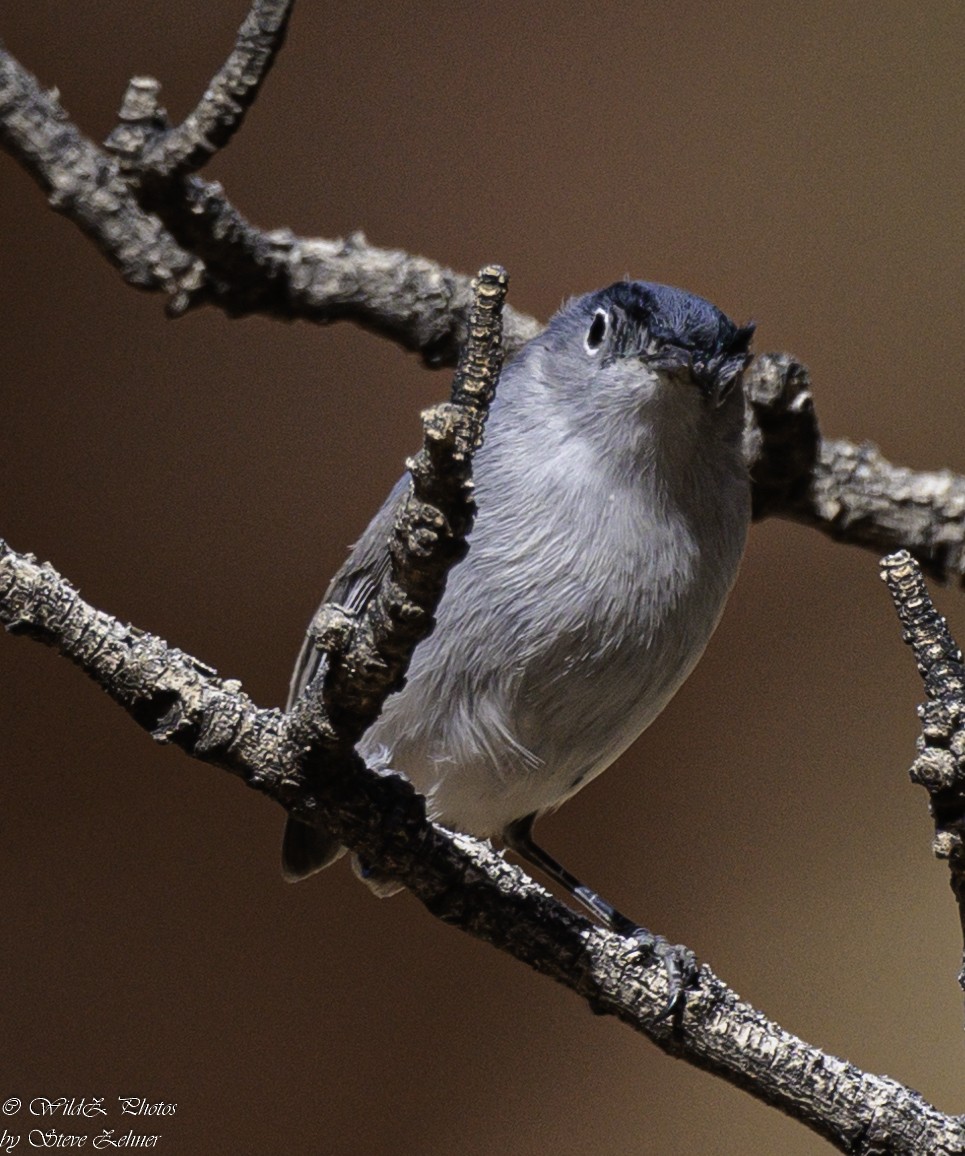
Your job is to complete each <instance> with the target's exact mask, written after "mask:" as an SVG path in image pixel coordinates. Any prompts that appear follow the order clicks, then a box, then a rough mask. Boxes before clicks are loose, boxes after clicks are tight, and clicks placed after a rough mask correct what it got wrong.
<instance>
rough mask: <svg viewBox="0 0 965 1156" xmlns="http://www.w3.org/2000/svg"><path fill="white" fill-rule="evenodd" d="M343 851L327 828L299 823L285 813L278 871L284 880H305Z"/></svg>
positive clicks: (339, 855)
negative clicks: (279, 870) (279, 869)
mask: <svg viewBox="0 0 965 1156" xmlns="http://www.w3.org/2000/svg"><path fill="white" fill-rule="evenodd" d="M344 854H345V848H344V847H342V846H341V845H340V844H339V842H338V841H337V840H336V839H333V838H332V836H331V835H329V834H328V832H327V831H324V830H322V828H320V827H310V826H309V825H308V824H307V823H300V822H299V821H298V820H297V819H294V818H292V817H291V816H290V815H289V817H288V821H287V822H286V823H285V838H284V840H283V842H282V845H281V873H282V875H283V876H284V877H285V879H286V880H287V882H289V883H297V882H298V881H299V879H307V878H308V876H309V875H314V874H315V872H316V871H321V870H322V868H323V867H328V866H329V864H331V863H334V862H335V860H336V859H339V858H340V857H341V856H342V855H344Z"/></svg>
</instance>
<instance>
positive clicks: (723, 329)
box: [584, 281, 754, 362]
mask: <svg viewBox="0 0 965 1156" xmlns="http://www.w3.org/2000/svg"><path fill="white" fill-rule="evenodd" d="M584 300H585V302H586V305H587V307H588V309H589V311H593V310H595V309H598V308H607V307H608V306H609V307H612V308H613V309H615V310H617V311H618V312H619V313H620V314H622V315H623V317H624V318H625V322H626V324H625V325H624V326H621V327H620V328H622V329H623V331H624V338H623V339H624V341H625V342H626V343H627V344H633V342H634V333H633V331H634V330H638V331H641V332H643V333H646V334H647V335H648V336H649V337H650V338H651V339H652V340H654V341H656V342H658V343H660V344H668V345H675V346H677V347H678V348H681V349H686V350H687V351H688V352H690V353H691V354H692V355H693V357H694V359H695V360H699V361H701V362H709V361H717V360H724V359H729V358H731V357H736V356H739V355H742V354H746V353H747V352H748V350H749V348H750V340H751V337H752V336H753V334H754V326H753V325H752V324H751V325H743V326H739V325H735V324H734V322H733V321H731V319H730V318H729V317H728V316H727V315H726V314H724V313H722V312H721V311H720V310H719V309H718V308H717V306H716V305H712V304H711V303H710V302H709V301H705V300H704V299H703V297H696V296H695V295H694V294H693V293H685V292H684V290H683V289H674V288H673V287H672V286H671V285H657V284H654V283H652V282H649V281H617V282H616V284H614V285H610V286H608V287H607V288H606V289H600V290H598V291H597V292H596V293H591V294H589V295H588V296H587V297H586V298H585V299H584ZM626 352H630V350H629V349H627V350H626Z"/></svg>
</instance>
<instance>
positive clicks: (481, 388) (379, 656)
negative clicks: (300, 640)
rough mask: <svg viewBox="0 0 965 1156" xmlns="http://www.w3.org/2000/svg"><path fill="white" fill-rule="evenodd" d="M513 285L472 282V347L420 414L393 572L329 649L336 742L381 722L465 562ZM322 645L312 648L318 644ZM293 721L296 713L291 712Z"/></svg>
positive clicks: (487, 277)
mask: <svg viewBox="0 0 965 1156" xmlns="http://www.w3.org/2000/svg"><path fill="white" fill-rule="evenodd" d="M508 285H509V278H508V277H507V275H506V272H505V270H504V269H501V268H500V267H499V266H489V267H488V268H486V269H483V270H482V271H481V272H480V274H479V277H478V278H477V280H476V281H474V282H473V287H474V290H475V305H474V307H473V311H472V313H471V315H470V319H469V340H468V342H467V344H466V351H465V355H464V356H463V358H462V360H461V361H460V364H459V367H458V369H457V370H456V374H455V379H454V381H453V385H452V400H451V401H450V402H449V403H447V404H443V405H437V406H433V407H432V408H431V409H429V410H426V412H425V413H424V414H423V424H424V429H425V436H424V441H423V445H422V449H421V451H420V452H419V454H418V455H417V456H416V457H415V458H411V459H410V460H409V461H408V463H407V465H408V468H409V474H410V477H411V481H410V485H409V492H408V495H407V497H406V499H405V501H404V502H403V503H402V505H401V507H400V510H399V514H398V516H397V518H396V521H395V526H394V527H393V529H392V533H391V538H390V543H389V545H390V554H391V558H392V566H391V570H390V572H389V573H388V574H386V575H385V576H384V578H383V579H382V581H381V583H380V586H379V589H378V590H377V591H376V592H375V594H374V596H373V597H372V599H371V601H370V602H369V603H368V605H367V607H366V609H365V611H364V613H363V614H362V615H361V616H360V617H359V618H358V619H357V620H351V619H345V618H344V611H342V610H341V608H339V607H331V608H329V610H330V614H329V615H328V616H327V617H326V616H325V615H324V613H323V618H325V620H326V623H327V627H328V629H329V630H330V629H331V618H332V615H341V616H342V617H343V620H344V629H340V630H339V631H338V632H337V633H338V635H339V637H338V638H337V639H336V640H334V645H331V644H330V645H329V646H327V647H326V649H327V650H328V674H327V677H326V679H325V687H324V696H323V697H324V701H325V707H326V710H327V712H328V716H329V718H330V719H331V721H332V722H333V724H335V725H336V729H337V731H338V734H339V736H340V738H341V740H342V741H344V742H348V743H349V744H350V745H354V744H355V743H356V742H357V741H358V740H359V738H361V736H362V734H363V733H364V732H365V731H366V730H367V729H368V728H369V727H370V726H371V725H372V723H373V722H374V721H375V719H376V718H377V717H378V714H379V711H380V710H381V708H382V703H383V702H384V701H385V698H386V695H387V694H389V693H390V692H391V691H394V690H399V689H400V688H401V687H402V685H403V683H404V675H405V671H406V670H407V668H408V665H409V660H410V659H411V657H412V652H413V650H414V649H415V647H416V645H417V644H418V643H419V642H421V641H422V639H423V638H425V637H426V636H427V635H428V634H429V632H430V631H431V629H432V627H433V625H434V622H435V619H434V614H435V611H436V608H437V607H438V605H439V600H440V599H441V598H442V594H443V592H444V590H445V585H446V577H447V575H448V573H449V570H450V569H451V568H452V566H453V565H454V564H455V563H456V562H458V561H459V560H460V559H462V558H463V557H465V553H466V548H467V547H466V538H467V536H468V534H469V531H470V529H471V528H472V522H473V517H474V515H475V503H474V501H473V497H472V472H471V465H472V456H473V454H474V453H475V451H476V450H477V449H478V448H479V446H480V444H481V443H482V438H483V429H484V427H485V422H486V417H487V414H488V411H489V403H490V402H491V400H492V398H493V395H494V393H495V390H496V383H497V382H498V380H499V371H500V368H501V367H502V361H503V351H502V345H501V329H500V318H501V314H502V308H503V301H504V299H505V296H506V291H507V288H508ZM322 641H323V640H322V639H319V640H318V644H319V645H321V644H322ZM294 713H295V714H296V715H297V714H298V708H296V711H295V712H294Z"/></svg>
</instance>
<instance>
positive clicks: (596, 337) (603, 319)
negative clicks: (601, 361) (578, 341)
mask: <svg viewBox="0 0 965 1156" xmlns="http://www.w3.org/2000/svg"><path fill="white" fill-rule="evenodd" d="M609 327H610V316H609V314H608V313H607V311H606V310H605V309H598V310H597V311H596V313H594V314H593V320H592V321H591V322H590V328H589V329H588V330H587V332H586V341H585V342H584V343H583V344H584V345H585V347H586V351H587V353H596V352H597V351H598V350H599V348H600V346H601V345H602V344H603V339H604V337H606V332H607V330H608V329H609Z"/></svg>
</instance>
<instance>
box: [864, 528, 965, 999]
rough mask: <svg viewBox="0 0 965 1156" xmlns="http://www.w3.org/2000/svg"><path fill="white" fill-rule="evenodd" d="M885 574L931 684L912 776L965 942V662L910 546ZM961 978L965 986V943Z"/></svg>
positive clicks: (885, 565) (887, 563)
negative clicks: (924, 798) (924, 794)
mask: <svg viewBox="0 0 965 1156" xmlns="http://www.w3.org/2000/svg"><path fill="white" fill-rule="evenodd" d="M881 576H882V578H883V579H884V581H885V582H886V583H887V586H888V591H889V593H890V594H891V597H892V599H893V600H894V603H895V608H896V609H897V611H898V618H899V620H900V622H901V625H902V627H903V632H902V637H903V639H904V641H905V642H906V643H908V645H909V646H910V647H911V649H912V653H913V654H914V656H915V662H916V663H917V665H918V673H919V674H920V675H921V677H922V682H923V683H924V686H925V702H924V704H923V705H922V706H921V707H919V710H918V715H919V718H920V719H921V735H920V736H919V738H918V757H917V758H916V759H915V761H914V763H913V764H912V768H911V778H912V781H913V782H915V783H918V784H920V785H921V786H923V787H924V788H925V789H926V790H927V791H928V801H929V807H930V810H931V814H932V818H933V819H934V820H935V840H934V851H935V854H936V855H937V856H938V858H939V859H947V860H948V866H949V869H950V872H951V885H952V891H953V893H954V895H955V899H956V902H957V903H958V914H959V919H960V921H961V924H962V935H963V942H965V664H963V659H962V652H961V650H960V649H959V646H958V644H957V643H956V642H955V640H954V639H953V638H952V636H951V634H950V632H949V629H948V623H947V622H946V621H945V619H944V618H943V617H942V615H941V614H939V613H938V611H937V610H936V609H935V606H934V603H933V602H932V600H931V598H930V597H929V595H928V590H927V589H926V587H925V582H924V579H923V578H922V574H921V570H920V568H919V567H918V565H917V564H916V563H915V560H914V559H913V558H912V557H911V555H910V554H909V553H908V551H907V550H900V551H898V553H896V554H891V555H889V556H888V557H887V558H884V559H883V560H882V563H881ZM958 982H959V985H960V986H961V987H962V989H963V990H965V947H963V956H962V967H961V970H960V971H959V973H958Z"/></svg>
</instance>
